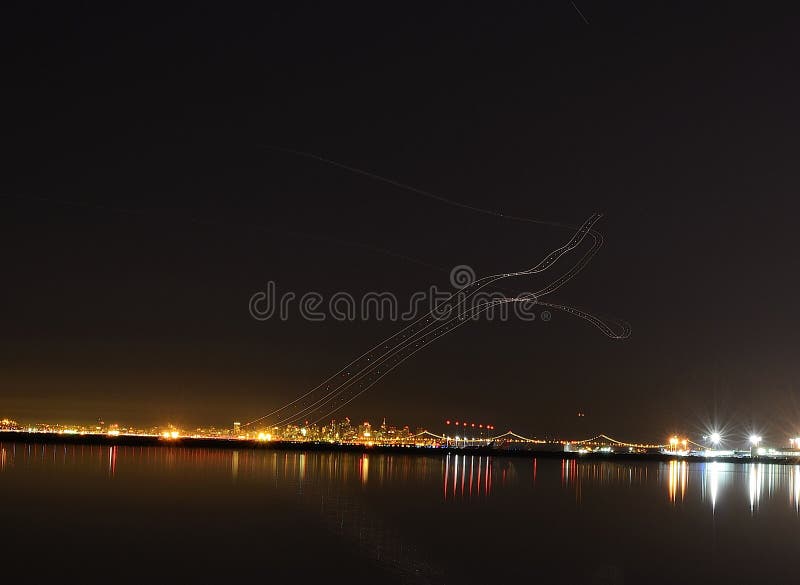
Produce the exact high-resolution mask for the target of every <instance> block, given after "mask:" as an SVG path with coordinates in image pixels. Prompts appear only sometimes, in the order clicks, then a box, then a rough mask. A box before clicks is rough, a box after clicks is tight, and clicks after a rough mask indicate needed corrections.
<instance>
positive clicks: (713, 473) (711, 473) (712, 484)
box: [707, 461, 719, 511]
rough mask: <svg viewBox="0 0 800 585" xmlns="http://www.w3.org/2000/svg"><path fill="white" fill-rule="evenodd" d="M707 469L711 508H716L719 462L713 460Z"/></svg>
mask: <svg viewBox="0 0 800 585" xmlns="http://www.w3.org/2000/svg"><path fill="white" fill-rule="evenodd" d="M707 469H708V490H709V492H710V493H711V510H712V511H714V510H716V508H717V492H718V491H719V463H717V462H716V461H713V462H712V463H710V464H709V465H708V467H707Z"/></svg>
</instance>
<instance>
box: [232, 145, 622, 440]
mask: <svg viewBox="0 0 800 585" xmlns="http://www.w3.org/2000/svg"><path fill="white" fill-rule="evenodd" d="M269 148H274V149H276V150H281V151H283V152H289V153H292V154H297V155H300V156H305V157H308V158H313V159H315V160H319V161H321V162H325V163H328V164H331V165H333V166H336V167H339V168H343V169H345V170H349V171H352V172H355V173H358V174H361V175H365V176H368V177H370V178H373V179H377V180H379V181H382V182H385V183H388V184H391V185H393V186H395V187H399V188H401V189H405V190H410V191H412V192H415V193H417V194H421V195H424V196H426V197H430V198H433V199H435V200H438V201H440V202H443V203H446V204H448V205H454V206H457V207H461V208H464V209H468V210H471V211H476V212H479V213H484V214H489V215H495V216H497V217H501V218H506V219H514V220H518V221H528V222H531V223H541V224H547V225H556V226H558V227H569V226H566V225H564V224H556V223H553V222H543V221H540V220H533V219H528V218H520V217H515V216H507V215H503V214H500V213H496V212H494V211H490V210H486V209H482V208H477V207H473V206H469V205H465V204H461V203H459V202H456V201H453V200H450V199H447V198H444V197H441V196H438V195H435V194H432V193H429V192H427V191H423V190H421V189H417V188H415V187H411V186H408V185H404V184H402V183H399V182H397V181H393V180H391V179H386V178H384V177H380V176H378V175H374V174H372V173H369V172H367V171H362V170H360V169H356V168H353V167H349V166H347V165H343V164H341V163H337V162H335V161H331V160H329V159H325V158H322V157H319V156H316V155H312V154H308V153H302V152H298V151H293V150H289V149H281V148H275V147H269ZM601 217H602V214H600V213H594V214H592V216H590V217H589V218H588V219H587V220H586V221H585V222H584V223H583V224H582V225H581V226H580V227H578V228H576V232H575V233H574V234H573V236H572V237H571V238H570V240H569V241H567V242H566V243H565V244H564V245H563V246H561V247H559V248H556V249H555V250H553V251H552V252H550V253H549V254H547V255H546V256H545V257H544V258H543V259H542V260H541V261H540V262H539V263H538V264H536V265H535V266H533V267H531V268H528V269H526V270H520V271H517V272H506V273H500V274H493V275H490V276H485V277H482V278H479V279H477V280H476V281H475V282H473V283H471V284H469V285H467V286H466V287H465V288H463V289H461V290H460V291H458V292H456V293H453V294H451V295H450V297H448V298H447V299H446V300H445V301H443V302H442V303H440V304H439V305H438V306H437V307H435V308H434V309H433V310H432V311H430V312H429V313H428V314H426V315H423V316H422V317H420V318H419V319H417V320H416V321H414V322H413V323H411V324H409V325H407V326H406V327H404V328H402V329H401V330H400V331H398V332H397V333H395V334H393V335H391V336H389V337H387V338H386V339H384V340H383V341H381V342H380V343H378V344H376V345H375V346H373V347H372V348H370V349H369V350H367V351H366V352H364V353H363V354H361V355H360V356H358V357H357V358H356V359H354V360H353V361H351V362H349V363H348V364H347V365H345V366H344V367H343V368H342V369H340V370H339V371H338V372H336V373H335V374H333V375H332V376H330V377H328V378H327V379H325V380H323V381H322V382H321V383H320V384H318V385H317V386H315V387H314V388H312V389H310V390H309V391H308V392H306V393H304V394H302V395H300V396H298V397H297V398H295V399H294V400H292V401H290V402H288V403H286V404H284V405H283V406H281V407H279V408H277V409H275V410H273V411H271V412H269V413H267V414H265V415H263V416H261V417H258V418H256V419H253V420H251V421H249V422H247V423H245V424H244V425H243V426H245V427H246V426H250V425H253V424H256V423H258V422H261V421H264V420H266V419H268V418H270V417H273V416H275V415H277V414H279V413H283V414H281V415H280V416H279V417H278V420H277V421H276V422H274V423H272V424H271V425H270V426H280V425H283V424H286V423H288V422H290V421H295V420H300V419H302V418H306V417H311V418H315V420H314V422H315V423H318V422H320V421H322V420H325V419H327V418H328V417H329V416H331V415H332V414H334V413H335V412H337V411H338V410H340V409H341V408H343V407H344V406H345V405H347V404H349V403H350V402H352V401H353V400H355V399H356V398H358V397H359V396H361V395H362V394H364V393H365V392H366V391H367V390H369V389H370V388H372V387H373V386H374V385H375V384H376V383H377V382H378V381H380V380H381V379H382V378H383V377H385V376H386V375H387V374H389V372H391V371H392V370H394V369H395V368H396V367H398V366H399V365H400V364H402V363H403V362H405V361H406V360H407V359H409V358H410V357H412V356H413V355H415V354H416V353H417V352H419V351H420V350H422V349H424V348H425V347H427V346H428V345H430V344H431V343H433V342H434V341H436V340H437V339H440V338H442V337H444V336H445V335H447V334H449V333H451V332H452V331H454V330H455V329H457V328H459V327H461V326H462V325H464V324H466V323H468V322H470V321H473V320H475V318H476V317H477V316H478V315H480V314H481V313H484V312H485V311H487V310H489V309H491V308H494V307H496V306H499V305H503V304H506V303H516V302H525V303H531V302H533V303H537V304H539V305H541V306H543V307H548V308H551V309H555V310H559V311H563V312H566V313H568V314H571V315H573V316H575V317H578V318H579V319H583V320H585V321H587V322H588V323H590V324H592V325H594V326H595V327H597V328H598V329H599V330H600V331H602V332H603V333H604V334H605V335H606V336H608V337H610V338H612V339H625V338H627V337H629V336H630V333H631V329H630V325H628V323H626V322H624V321H619V320H613V319H601V318H600V317H597V316H595V315H592V314H590V313H588V312H586V311H583V310H580V309H577V308H574V307H569V306H566V305H560V304H555V303H547V302H543V301H542V300H541V299H542V297H544V296H545V295H548V294H551V293H552V292H554V291H556V290H558V289H559V288H561V287H562V286H564V285H565V284H566V283H568V282H569V281H570V280H572V279H573V278H574V277H575V276H576V275H577V274H578V273H579V272H580V271H581V270H583V268H585V267H586V265H587V264H588V263H589V262H590V261H591V259H592V258H593V257H594V255H595V254H596V253H597V251H598V250H599V249H600V247H601V246H602V244H603V237H602V235H601V234H600V233H599V232H597V231H596V230H594V229H593V228H594V225H595V224H596V223H597V222H598V221H599V220H600V218H601ZM587 236H588V237H591V239H592V246H591V247H590V248H589V250H587V251H586V252H585V253H584V254H583V256H582V257H581V258H580V259H579V260H578V261H577V262H575V263H574V264H573V265H572V266H571V267H570V268H569V269H568V270H567V271H566V272H565V273H564V274H562V275H561V276H559V277H558V278H556V279H555V280H553V281H552V282H550V283H549V284H547V285H546V286H545V287H543V288H541V289H540V290H538V291H536V292H535V293H527V294H524V295H521V296H514V297H504V298H501V299H494V300H491V301H486V302H484V303H483V304H479V305H477V306H472V307H470V308H467V309H465V308H464V307H465V304H466V302H467V300H469V299H470V298H472V297H474V296H475V295H476V294H477V293H478V292H480V291H481V290H483V289H484V288H486V287H487V286H489V285H491V284H494V283H496V282H499V281H502V280H505V279H508V278H512V277H521V276H530V275H535V274H540V273H543V272H545V271H547V270H548V269H550V268H551V267H552V266H554V265H555V264H556V262H557V261H558V260H559V259H560V258H561V257H563V256H564V255H565V254H567V253H569V252H571V251H572V250H574V249H576V248H577V247H578V246H580V244H581V243H582V242H583V241H584V240H585V239H586V237H587ZM443 311H447V314H448V315H449V317H447V318H444V319H442V318H438V317H437V315H440V314H442V312H443ZM453 315H455V316H453ZM423 322H424V325H423ZM434 325H435V326H434ZM415 329H416V330H415ZM375 352H377V355H375ZM365 358H366V363H364V359H365ZM351 372H353V373H352V375H351ZM341 378H343V379H341ZM356 383H360V386H359V387H358V388H355V389H354V392H355V393H353V394H351V395H347V394H345V392H347V390H349V389H351V388H353V387H354V386H355V384H356ZM365 384H366V385H365ZM323 387H324V389H323ZM320 394H321V396H320ZM292 407H294V408H292ZM323 410H324V411H326V412H325V414H323V415H321V416H318V417H317V413H319V412H321V411H323Z"/></svg>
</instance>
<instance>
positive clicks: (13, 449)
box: [0, 443, 800, 585]
mask: <svg viewBox="0 0 800 585" xmlns="http://www.w3.org/2000/svg"><path fill="white" fill-rule="evenodd" d="M0 497H2V508H0V510H2V511H1V512H0V526H1V527H2V534H3V537H2V557H0V565H2V566H1V567H0V569H1V571H0V574H3V575H4V576H17V575H19V576H25V577H27V579H28V580H32V582H40V580H41V579H51V578H58V579H60V580H62V581H64V582H70V583H71V582H82V583H112V582H118V583H119V582H139V583H142V582H153V583H155V582H159V583H207V582H220V583H245V582H255V581H256V580H257V581H260V582H265V583H266V582H292V583H311V582H324V583H327V584H334V583H498V582H499V583H575V584H580V583H592V584H609V585H611V584H613V585H617V584H621V583H704V584H708V583H726V584H728V583H730V584H734V583H797V582H800V566H798V560H800V554H799V553H800V467H798V466H779V465H767V464H743V465H734V464H727V463H708V464H701V463H692V464H687V463H685V462H673V463H613V462H586V461H574V460H572V461H570V460H563V461H562V460H560V459H550V458H548V459H541V458H540V459H533V458H528V459H525V458H502V457H488V458H487V457H476V456H469V455H467V456H461V455H459V456H455V455H450V456H442V457H439V456H436V457H434V456H430V457H427V456H426V457H422V456H404V455H376V454H372V455H358V454H350V453H320V452H310V453H301V452H285V451H269V450H241V451H226V450H205V449H185V448H179V447H175V448H165V447H161V448H155V447H150V448H147V447H142V448H138V447H98V446H64V445H27V444H13V443H3V444H0ZM4 581H5V580H4Z"/></svg>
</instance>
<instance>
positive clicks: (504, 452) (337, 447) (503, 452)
mask: <svg viewBox="0 0 800 585" xmlns="http://www.w3.org/2000/svg"><path fill="white" fill-rule="evenodd" d="M6 442H7V443H34V444H56V445H105V446H109V447H114V446H117V447H165V448H169V447H182V448H187V449H196V448H202V449H229V450H238V449H251V450H265V451H269V450H274V451H315V452H338V453H366V454H370V453H373V454H403V455H417V456H443V455H451V454H455V455H478V456H492V457H514V458H520V457H527V458H548V459H580V460H585V461H620V462H635V461H641V462H669V461H686V462H690V463H704V462H713V461H718V462H721V463H738V464H748V463H770V464H776V465H799V464H800V456H798V457H788V456H778V457H770V456H743V457H737V456H712V457H704V456H701V455H677V454H675V455H673V454H670V453H663V452H649V453H630V452H622V453H614V452H592V453H578V452H576V451H563V450H553V449H541V448H539V449H537V446H536V445H533V446H531V447H530V448H527V447H526V448H521V447H519V448H514V449H500V448H496V447H459V448H454V447H434V446H417V445H361V444H350V443H327V442H314V441H303V442H300V441H258V440H255V439H227V438H215V437H179V438H176V439H166V438H164V437H161V436H156V435H116V436H114V435H104V434H63V433H42V432H36V433H31V432H27V431H2V432H0V444H2V443H6Z"/></svg>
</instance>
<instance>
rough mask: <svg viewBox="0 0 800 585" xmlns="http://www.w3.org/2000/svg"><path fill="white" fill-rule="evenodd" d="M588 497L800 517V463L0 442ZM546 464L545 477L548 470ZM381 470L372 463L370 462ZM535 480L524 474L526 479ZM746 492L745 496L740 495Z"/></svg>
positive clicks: (448, 495)
mask: <svg viewBox="0 0 800 585" xmlns="http://www.w3.org/2000/svg"><path fill="white" fill-rule="evenodd" d="M556 461H557V465H558V468H559V476H558V485H560V487H561V488H562V489H564V490H570V491H572V492H574V493H575V494H576V495H577V499H576V501H577V502H580V501H581V498H580V496H581V492H582V488H584V487H586V486H591V487H592V488H603V487H606V488H613V487H618V486H628V487H633V486H645V485H657V486H660V487H661V488H662V489H663V491H664V495H665V497H666V501H667V502H668V503H669V504H670V505H679V504H681V503H682V502H684V501H685V500H686V498H687V497H689V495H690V493H697V494H699V497H700V499H701V500H702V501H703V502H706V503H707V504H708V506H709V507H710V508H711V510H712V511H713V510H716V509H717V507H718V506H719V505H724V504H725V500H726V498H727V497H731V496H735V495H736V494H735V492H736V491H737V490H738V491H739V493H740V494H741V492H742V490H744V493H745V494H746V496H747V497H746V502H747V503H748V505H749V510H750V512H751V513H753V514H756V513H758V511H759V507H760V506H761V504H762V503H763V502H764V501H765V500H766V501H772V500H776V499H784V500H785V501H787V502H788V504H789V507H790V508H791V509H792V510H794V511H795V512H796V513H798V514H800V465H779V464H769V463H740V464H737V463H723V462H717V461H711V462H707V463H687V462H686V461H681V460H672V461H669V462H624V463H623V462H619V463H618V462H613V461H608V460H605V461H591V460H580V459H556V460H555V461H554V460H553V458H552V457H548V458H546V459H541V458H530V459H526V458H497V457H491V456H478V455H471V454H456V453H447V454H445V455H443V456H441V457H438V456H435V457H430V456H429V457H414V456H405V455H391V454H379V453H372V454H369V453H364V454H349V453H335V452H330V453H329V452H308V453H306V452H295V451H258V450H255V451H254V450H242V451H240V450H222V449H220V450H216V449H184V448H180V447H170V448H165V447H117V446H111V447H109V446H97V445H94V446H92V445H41V444H37V445H33V444H14V443H10V444H0V472H9V471H12V470H14V471H22V470H25V469H29V470H30V469H43V468H51V469H52V468H65V469H66V468H72V469H81V470H83V471H85V472H89V473H92V472H96V471H102V472H103V475H105V476H107V477H108V478H111V479H113V478H114V477H115V476H116V475H117V474H118V473H119V472H122V473H127V472H131V471H136V470H138V471H142V470H144V469H145V468H146V469H147V470H148V471H150V472H152V471H161V472H170V471H178V470H194V471H203V470H205V471H209V470H216V471H219V470H220V469H224V468H227V469H229V475H230V478H231V480H232V481H233V482H236V480H237V479H238V478H239V477H240V474H247V475H248V476H250V477H254V476H258V475H259V474H261V473H263V472H264V471H270V472H271V473H274V478H277V479H283V480H287V479H291V480H293V481H296V482H299V483H300V484H303V483H305V482H306V481H307V476H308V474H309V473H311V474H312V476H313V479H314V481H320V480H323V481H328V482H330V481H336V482H341V483H349V482H351V481H356V482H357V483H358V484H359V485H360V486H361V487H362V489H367V488H369V487H370V486H372V487H380V486H383V485H386V484H387V483H395V484H396V483H398V482H400V483H405V482H422V483H431V480H433V479H434V478H435V476H436V475H437V469H438V468H440V473H439V474H438V475H440V484H439V485H440V486H441V491H440V493H441V494H442V499H443V500H444V501H455V500H457V501H470V500H472V499H475V500H476V501H477V500H479V499H485V498H487V497H492V496H493V495H494V494H496V493H497V492H498V490H500V491H502V490H509V489H511V490H519V489H520V488H521V487H524V486H527V487H530V488H535V487H536V485H537V481H538V482H542V481H546V482H551V480H553V479H554V478H553V476H552V472H553V470H554V468H555V467H554V465H555V464H556ZM543 462H544V463H546V464H547V467H546V470H547V473H548V475H547V476H543V475H542V463H543ZM373 468H374V469H373ZM525 477H527V478H530V479H529V481H527V482H526V481H523V478H525ZM734 499H739V498H734Z"/></svg>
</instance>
